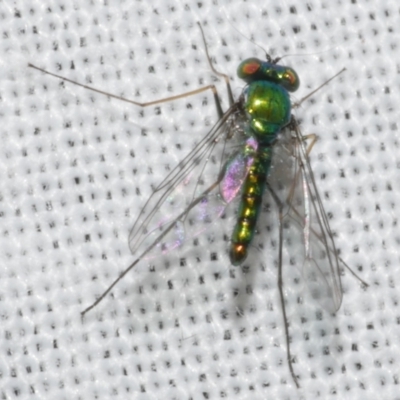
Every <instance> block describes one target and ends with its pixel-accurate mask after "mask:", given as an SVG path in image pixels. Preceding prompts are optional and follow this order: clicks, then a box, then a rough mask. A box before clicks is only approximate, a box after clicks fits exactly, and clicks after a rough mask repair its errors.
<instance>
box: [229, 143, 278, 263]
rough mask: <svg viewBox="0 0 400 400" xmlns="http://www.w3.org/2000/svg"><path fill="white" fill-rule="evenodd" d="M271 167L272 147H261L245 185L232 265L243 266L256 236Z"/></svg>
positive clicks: (232, 246) (235, 232) (233, 235)
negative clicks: (248, 249)
mask: <svg viewBox="0 0 400 400" xmlns="http://www.w3.org/2000/svg"><path fill="white" fill-rule="evenodd" d="M270 165H271V146H259V148H258V149H257V152H256V154H255V155H254V161H253V164H252V166H251V167H250V169H249V172H248V174H247V177H246V179H245V181H244V183H243V188H242V194H241V199H240V204H239V210H238V217H237V221H236V225H235V228H234V230H233V233H232V240H231V248H230V253H229V256H230V260H231V263H232V265H239V264H241V263H242V262H243V261H244V260H245V258H246V256H247V248H248V246H249V244H250V243H251V241H252V239H253V236H254V231H255V227H256V223H257V218H258V214H259V211H260V207H261V201H262V197H263V194H264V191H265V185H266V180H267V175H268V171H269V168H270Z"/></svg>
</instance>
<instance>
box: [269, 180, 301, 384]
mask: <svg viewBox="0 0 400 400" xmlns="http://www.w3.org/2000/svg"><path fill="white" fill-rule="evenodd" d="M267 189H268V190H269V192H270V193H271V195H272V197H273V199H274V201H275V203H276V205H277V207H278V212H279V250H278V291H279V299H280V302H281V307H282V316H283V326H284V329H285V339H286V355H287V362H288V365H289V371H290V374H291V375H292V378H293V381H294V383H295V384H296V386H297V388H300V385H299V382H298V379H297V376H296V375H295V373H294V370H293V362H292V353H291V349H290V336H289V323H288V320H287V314H286V306H285V296H284V294H283V276H282V261H283V256H282V249H283V224H282V219H283V204H282V202H281V200H280V199H279V197H278V196H277V194H276V193H275V192H274V190H273V189H272V188H271V186H270V185H269V184H268V183H267Z"/></svg>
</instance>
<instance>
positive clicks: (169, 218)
mask: <svg viewBox="0 0 400 400" xmlns="http://www.w3.org/2000/svg"><path fill="white" fill-rule="evenodd" d="M242 118H243V116H241V114H240V113H239V112H238V111H237V106H236V105H233V106H232V107H231V108H230V109H229V110H228V111H227V112H226V113H225V114H224V116H223V117H222V118H221V119H220V121H218V123H217V124H216V125H215V126H214V127H213V128H212V129H211V131H210V132H209V133H208V134H207V135H206V136H205V137H204V138H203V139H202V140H201V141H200V142H199V143H198V144H197V145H196V146H195V148H194V149H193V150H192V151H191V152H190V153H189V154H188V155H187V156H186V157H185V158H184V159H183V160H182V161H181V162H180V163H179V164H178V165H177V166H176V167H175V168H174V169H173V170H172V171H171V172H170V173H169V174H168V175H167V177H166V178H165V179H164V180H163V181H162V182H161V183H160V184H159V185H158V186H157V187H156V188H155V189H154V192H153V193H152V194H151V196H150V198H149V199H148V200H147V202H146V203H145V205H144V207H143V208H142V209H141V211H140V213H139V215H138V217H137V219H136V221H135V223H134V225H133V227H132V229H131V231H130V234H129V247H130V250H131V252H132V253H133V254H135V255H136V256H137V257H139V258H143V257H147V255H148V254H150V253H152V254H157V252H154V251H152V250H153V248H155V247H158V248H159V249H160V251H161V252H162V253H166V252H169V251H171V250H172V249H175V248H177V247H180V246H182V244H183V242H184V240H185V239H186V238H187V237H194V236H196V235H199V234H200V233H201V232H203V231H204V230H205V229H207V228H208V227H209V226H210V225H211V224H212V223H213V222H214V221H215V219H217V218H218V217H219V216H221V214H222V213H223V212H224V209H225V207H226V205H227V204H229V203H230V202H231V201H232V200H233V199H234V198H235V197H236V195H237V193H238V192H239V189H240V187H241V185H242V182H243V180H244V178H245V176H246V175H247V171H248V168H249V167H250V165H251V157H245V156H244V155H243V154H242V153H241V152H240V147H238V146H233V145H231V144H230V143H236V144H240V143H242V142H243V140H244V138H243V130H242V129H241V128H240V126H242V124H241V123H239V121H240V120H241V119H242ZM213 154H222V156H221V159H216V158H215V157H214V155H213ZM218 189H219V190H218ZM187 226H189V227H190V229H187ZM187 231H189V232H187Z"/></svg>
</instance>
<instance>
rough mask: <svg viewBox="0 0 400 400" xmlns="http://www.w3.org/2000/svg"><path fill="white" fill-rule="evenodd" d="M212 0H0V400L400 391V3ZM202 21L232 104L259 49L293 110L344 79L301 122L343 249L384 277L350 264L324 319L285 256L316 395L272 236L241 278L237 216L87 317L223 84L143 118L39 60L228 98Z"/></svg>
mask: <svg viewBox="0 0 400 400" xmlns="http://www.w3.org/2000/svg"><path fill="white" fill-rule="evenodd" d="M215 3H216V2H215V1H210V0H205V1H191V0H189V1H186V2H180V1H170V0H155V1H152V2H144V1H119V2H113V1H109V2H105V1H98V2H96V1H76V2H62V1H56V0H33V1H11V0H3V1H1V2H0V11H1V12H0V15H1V41H0V43H1V46H0V47H1V52H2V55H1V58H0V68H1V70H0V71H1V75H0V76H1V84H0V99H1V102H0V115H1V127H0V137H1V147H0V260H1V264H0V320H1V328H0V338H1V339H0V398H2V399H3V398H4V399H16V398H18V399H78V398H81V399H85V400H89V399H140V400H142V399H163V400H167V399H171V400H172V399H220V398H228V399H235V398H240V399H266V398H268V399H289V398H290V399H297V398H304V399H330V398H332V399H399V398H400V394H399V380H400V373H399V370H400V367H399V364H400V340H399V339H400V335H399V329H400V328H399V301H400V299H399V287H400V278H399V276H400V272H399V271H400V269H399V253H398V242H399V237H400V236H399V227H398V223H397V221H398V213H399V205H398V204H397V200H398V196H399V193H400V192H399V189H400V187H399V172H398V166H399V162H400V159H399V151H400V150H399V133H398V122H397V119H398V105H399V104H400V101H399V83H400V82H399V78H398V76H399V75H398V73H399V72H398V71H399V49H398V44H399V30H400V26H399V23H398V4H397V2H395V1H393V0H389V1H387V2H369V1H365V0H357V1H346V2H342V1H328V2H322V3H321V2H320V1H313V0H311V1H308V2H292V3H291V2H275V1H258V2H239V1H233V2H225V3H224V2H222V1H221V2H220V4H215ZM297 3H299V4H297ZM197 21H200V22H201V24H202V26H203V28H204V31H205V34H206V38H207V43H208V46H209V52H210V54H211V56H212V58H213V60H214V61H215V67H216V68H217V69H218V70H220V71H223V72H227V73H228V74H229V76H230V77H231V78H232V87H233V89H234V93H235V95H238V94H239V93H240V90H241V88H242V87H243V83H242V82H241V81H240V80H239V79H238V78H237V77H236V68H237V65H238V63H239V62H240V60H242V59H244V58H246V57H249V56H258V57H260V58H262V57H263V56H264V55H263V52H262V50H261V49H260V48H258V47H256V46H255V45H253V44H252V43H251V42H250V41H249V39H248V38H251V39H253V40H254V41H255V42H256V43H257V44H259V45H261V46H263V47H264V48H265V49H266V50H268V51H269V52H271V53H272V55H273V56H278V55H280V56H282V55H287V57H285V59H284V60H282V63H286V64H288V65H290V66H292V67H294V68H295V69H296V71H297V72H298V74H299V76H300V78H301V87H300V89H299V91H298V92H296V94H295V96H293V101H296V100H299V99H301V98H302V97H303V96H305V95H306V94H308V93H309V92H310V91H311V90H312V89H313V88H316V87H317V86H318V85H320V84H321V83H323V82H324V81H325V80H327V79H328V78H329V77H331V76H332V75H333V74H334V73H336V72H338V71H339V70H340V69H341V68H343V67H346V72H345V73H343V74H342V75H341V76H340V78H338V79H336V80H335V81H333V82H332V83H331V84H329V85H328V86H327V87H325V88H323V89H322V90H321V91H319V92H318V93H316V94H315V95H314V96H313V97H312V98H311V99H310V100H309V101H306V102H305V103H303V104H302V106H301V107H300V109H298V110H297V111H296V115H297V116H298V117H299V119H301V121H302V130H303V133H304V134H308V133H315V134H317V135H318V136H319V141H318V143H317V144H316V145H315V147H314V149H313V152H312V156H311V158H312V163H313V168H314V171H315V176H316V179H317V182H318V185H319V189H320V192H321V195H322V198H323V201H324V205H325V208H326V211H327V212H328V213H329V215H330V216H331V220H330V221H331V227H332V229H333V230H334V231H335V232H336V234H337V237H336V241H337V246H338V248H339V249H340V252H341V256H342V257H343V259H344V260H346V262H347V264H348V265H349V266H350V267H351V268H352V269H353V270H354V271H356V272H357V273H358V274H359V276H360V277H361V278H362V279H364V280H365V281H367V282H368V283H369V284H370V286H369V288H368V289H366V290H364V289H362V288H361V285H360V283H359V281H358V280H357V279H356V278H354V277H353V276H352V275H351V274H350V273H349V272H348V271H345V272H344V276H343V277H342V278H343V287H344V300H343V304H342V307H341V309H340V310H339V312H338V314H337V316H336V318H334V317H329V316H328V315H326V313H322V314H321V313H319V312H318V311H316V310H317V307H316V305H315V304H313V301H312V300H310V298H309V297H308V295H307V293H306V292H305V291H304V290H303V289H302V288H301V285H300V284H297V286H296V282H294V279H293V278H292V277H293V276H296V274H297V276H298V273H297V272H295V273H294V275H292V273H291V270H290V265H285V280H286V283H287V284H286V286H285V290H286V294H287V296H288V306H289V307H288V313H289V316H288V318H289V322H290V324H291V335H292V352H293V355H294V356H295V359H296V362H295V363H294V365H293V366H294V370H295V373H296V374H298V375H299V382H300V384H301V389H297V388H296V387H295V385H294V382H293V380H292V378H291V376H290V373H289V369H288V365H287V361H286V346H285V338H284V331H283V323H282V314H281V306H280V304H279V300H278V292H277V289H276V249H277V242H278V238H277V237H276V223H273V224H272V226H270V229H269V232H268V229H267V228H266V227H263V226H261V228H260V235H257V237H256V239H255V242H256V243H260V242H261V243H263V244H264V248H263V250H261V251H260V250H257V249H253V251H252V255H251V257H249V260H248V262H246V263H245V267H240V268H235V267H231V266H230V265H229V261H228V259H227V257H226V248H227V240H228V238H229V232H228V230H227V229H225V230H224V227H223V220H222V223H218V224H217V225H216V229H215V232H213V234H214V237H213V239H214V240H207V239H209V238H210V235H203V237H200V238H199V244H198V246H195V245H193V244H189V246H188V247H189V250H188V251H186V252H182V253H177V254H175V252H174V254H171V255H170V256H167V257H157V258H155V259H152V260H151V261H143V262H142V263H140V264H139V265H138V266H137V268H136V269H135V270H134V271H132V272H131V273H129V274H128V276H127V277H126V278H125V279H124V280H123V281H122V282H121V283H120V284H119V285H118V286H117V287H116V288H115V289H114V290H113V295H112V296H111V295H109V296H107V298H106V299H105V300H104V301H103V302H102V303H101V304H100V305H99V306H98V307H97V308H95V309H94V310H92V311H91V312H90V313H89V314H87V316H86V317H85V319H84V321H83V322H82V321H81V319H80V311H82V310H83V309H84V308H85V307H86V306H88V305H90V304H91V302H93V301H94V299H95V298H96V296H98V295H99V294H100V293H101V292H102V291H103V290H105V289H106V288H107V286H108V285H109V284H110V283H111V282H112V281H113V280H114V279H115V278H116V277H117V276H118V274H119V273H120V272H121V271H122V270H123V269H124V268H125V267H126V266H128V265H129V264H130V263H131V262H132V261H133V260H134V257H133V256H132V255H131V254H130V252H129V248H128V244H127V237H128V232H129V229H130V227H131V225H132V223H133V221H134V218H135V216H136V215H137V213H138V212H139V210H140V208H141V206H143V204H144V202H145V200H146V198H147V197H148V196H149V195H150V193H151V187H152V186H154V185H156V184H157V183H159V182H160V181H161V180H162V178H163V176H165V175H166V173H167V172H168V169H169V168H173V167H174V166H175V165H176V163H177V162H179V160H181V159H182V158H183V157H184V155H185V154H186V153H187V152H188V151H189V150H190V149H191V148H192V146H193V144H194V143H195V142H196V141H198V140H199V138H201V137H202V135H204V134H205V133H206V132H207V131H208V129H209V128H210V127H211V126H212V125H213V124H214V122H215V121H216V119H217V115H216V111H215V107H214V103H213V99H212V96H211V94H209V93H207V94H200V95H197V96H193V97H190V98H186V99H183V100H178V101H175V102H172V103H166V104H162V105H161V106H158V107H149V108H147V109H145V110H142V109H140V108H138V107H135V106H133V105H130V104H127V103H123V102H120V101H117V100H110V99H109V98H108V97H105V96H102V95H100V94H94V93H92V92H89V91H87V90H84V89H82V88H78V87H76V86H73V85H71V84H67V83H65V82H62V81H60V80H57V79H55V78H53V77H51V76H48V75H44V74H42V73H40V72H38V71H36V70H33V69H30V68H28V67H27V64H28V63H29V62H30V63H32V64H35V65H38V66H40V67H43V68H46V69H47V70H49V71H51V72H55V73H59V74H61V75H63V76H65V77H68V78H70V79H73V80H76V81H79V82H82V83H86V84H90V85H93V86H95V87H97V88H99V89H102V90H104V91H107V92H110V93H114V94H117V95H118V94H123V95H124V96H126V97H130V98H133V99H136V100H138V101H149V100H153V99H158V98H162V97H165V96H171V95H176V94H179V93H182V92H185V91H188V90H194V89H196V88H198V87H200V86H203V85H207V84H209V83H212V82H215V83H216V85H217V87H218V90H219V92H220V94H221V97H222V99H223V105H224V106H226V105H227V97H226V94H225V87H224V84H223V82H221V81H220V80H219V81H216V80H215V79H214V77H213V75H212V73H211V72H210V68H209V66H208V64H207V61H206V58H205V55H204V49H203V44H202V41H201V35H200V32H199V29H198V26H197V24H196V22H197ZM72 65H73V66H74V69H71V66H72ZM205 99H207V102H206V103H205V102H204V100H205ZM189 104H190V106H191V107H188V105H189ZM224 234H225V235H227V236H226V237H225V240H224ZM191 247H193V249H192V250H191ZM215 256H216V257H217V260H215V261H212V258H213V257H215ZM182 257H185V262H182V263H179V259H181V258H182ZM247 267H249V268H247ZM298 296H300V297H301V298H302V299H303V300H304V301H303V304H296V302H297V299H298ZM325 353H329V354H325Z"/></svg>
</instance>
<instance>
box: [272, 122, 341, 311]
mask: <svg viewBox="0 0 400 400" xmlns="http://www.w3.org/2000/svg"><path fill="white" fill-rule="evenodd" d="M292 125H293V133H294V135H289V136H287V135H286V136H285V135H283V136H282V137H281V138H280V143H279V144H278V145H277V146H276V152H274V164H273V168H272V171H271V179H269V185H270V186H271V188H272V189H273V190H274V192H275V193H277V195H278V197H279V198H280V199H281V201H282V204H283V218H282V219H283V220H282V222H281V223H282V224H283V231H284V238H285V240H286V241H291V240H295V238H296V237H298V236H299V231H300V235H301V236H302V237H303V240H302V247H303V249H302V253H301V257H302V258H303V259H302V275H303V277H304V280H305V281H306V283H307V286H308V288H309V290H310V292H311V295H312V296H313V297H314V298H315V299H316V300H317V301H318V302H319V303H320V304H321V305H322V306H323V308H325V309H326V310H327V311H329V312H335V311H337V310H338V309H339V308H340V305H341V302H342V296H343V294H342V285H341V281H340V270H339V257H338V255H337V250H336V247H335V242H334V239H333V235H332V232H331V229H330V227H329V221H328V217H327V215H326V212H325V210H324V207H323V204H322V201H321V197H320V195H319V192H318V189H317V186H316V183H315V178H314V174H313V171H312V168H311V165H310V160H309V157H308V152H309V149H307V147H306V141H307V140H306V139H305V138H304V137H303V136H302V135H301V132H300V129H299V126H298V124H297V122H296V121H294V122H293V124H292ZM274 150H275V149H274ZM296 254H297V256H298V255H299V253H298V252H297V253H296Z"/></svg>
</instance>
